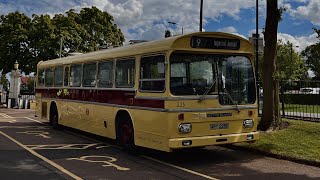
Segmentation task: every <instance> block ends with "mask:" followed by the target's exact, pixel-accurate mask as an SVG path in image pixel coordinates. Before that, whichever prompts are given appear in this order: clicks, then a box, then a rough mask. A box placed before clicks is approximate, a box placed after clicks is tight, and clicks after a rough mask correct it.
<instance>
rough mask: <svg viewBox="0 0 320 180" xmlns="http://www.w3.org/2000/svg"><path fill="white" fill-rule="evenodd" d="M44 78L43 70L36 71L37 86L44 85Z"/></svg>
mask: <svg viewBox="0 0 320 180" xmlns="http://www.w3.org/2000/svg"><path fill="white" fill-rule="evenodd" d="M44 77H45V71H44V69H39V70H38V86H43V85H44Z"/></svg>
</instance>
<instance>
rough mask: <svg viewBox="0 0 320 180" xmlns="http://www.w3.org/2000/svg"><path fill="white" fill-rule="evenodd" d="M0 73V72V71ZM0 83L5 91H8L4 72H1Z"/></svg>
mask: <svg viewBox="0 0 320 180" xmlns="http://www.w3.org/2000/svg"><path fill="white" fill-rule="evenodd" d="M0 74H1V73H0ZM0 84H1V85H3V89H4V90H5V91H8V90H9V82H8V80H7V78H6V74H1V77H0Z"/></svg>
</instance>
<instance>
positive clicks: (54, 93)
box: [36, 89, 164, 108]
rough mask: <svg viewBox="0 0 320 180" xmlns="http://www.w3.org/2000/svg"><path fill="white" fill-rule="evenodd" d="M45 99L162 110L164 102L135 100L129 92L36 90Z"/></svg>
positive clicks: (131, 92) (133, 93)
mask: <svg viewBox="0 0 320 180" xmlns="http://www.w3.org/2000/svg"><path fill="white" fill-rule="evenodd" d="M36 92H37V93H41V95H42V97H45V98H57V99H68V100H78V101H85V102H97V103H108V104H115V105H127V106H138V107H148V108H164V100H151V99H150V100H149V99H135V98H134V96H135V92H134V91H130V90H99V89H95V90H90V89H68V90H67V89H37V90H36Z"/></svg>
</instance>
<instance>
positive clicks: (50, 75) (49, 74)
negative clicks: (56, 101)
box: [45, 68, 53, 87]
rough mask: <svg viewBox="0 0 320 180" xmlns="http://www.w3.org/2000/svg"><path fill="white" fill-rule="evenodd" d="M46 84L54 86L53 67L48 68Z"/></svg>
mask: <svg viewBox="0 0 320 180" xmlns="http://www.w3.org/2000/svg"><path fill="white" fill-rule="evenodd" d="M45 85H46V86H47V87H52V86H53V68H50V69H46V73H45Z"/></svg>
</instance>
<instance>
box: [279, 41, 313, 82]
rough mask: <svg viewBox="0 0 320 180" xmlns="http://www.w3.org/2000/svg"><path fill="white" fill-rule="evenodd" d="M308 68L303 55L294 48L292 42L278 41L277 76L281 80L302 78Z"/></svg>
mask: <svg viewBox="0 0 320 180" xmlns="http://www.w3.org/2000/svg"><path fill="white" fill-rule="evenodd" d="M306 73H307V68H306V67H305V65H304V62H303V60H302V57H301V56H300V55H299V54H298V53H297V52H295V51H294V50H293V47H292V43H290V42H289V41H288V42H287V43H283V42H282V41H281V40H279V41H278V43H277V70H276V73H275V77H276V78H277V79H278V80H280V81H286V80H289V79H290V80H292V81H296V80H301V79H302V78H303V77H305V75H306Z"/></svg>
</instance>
